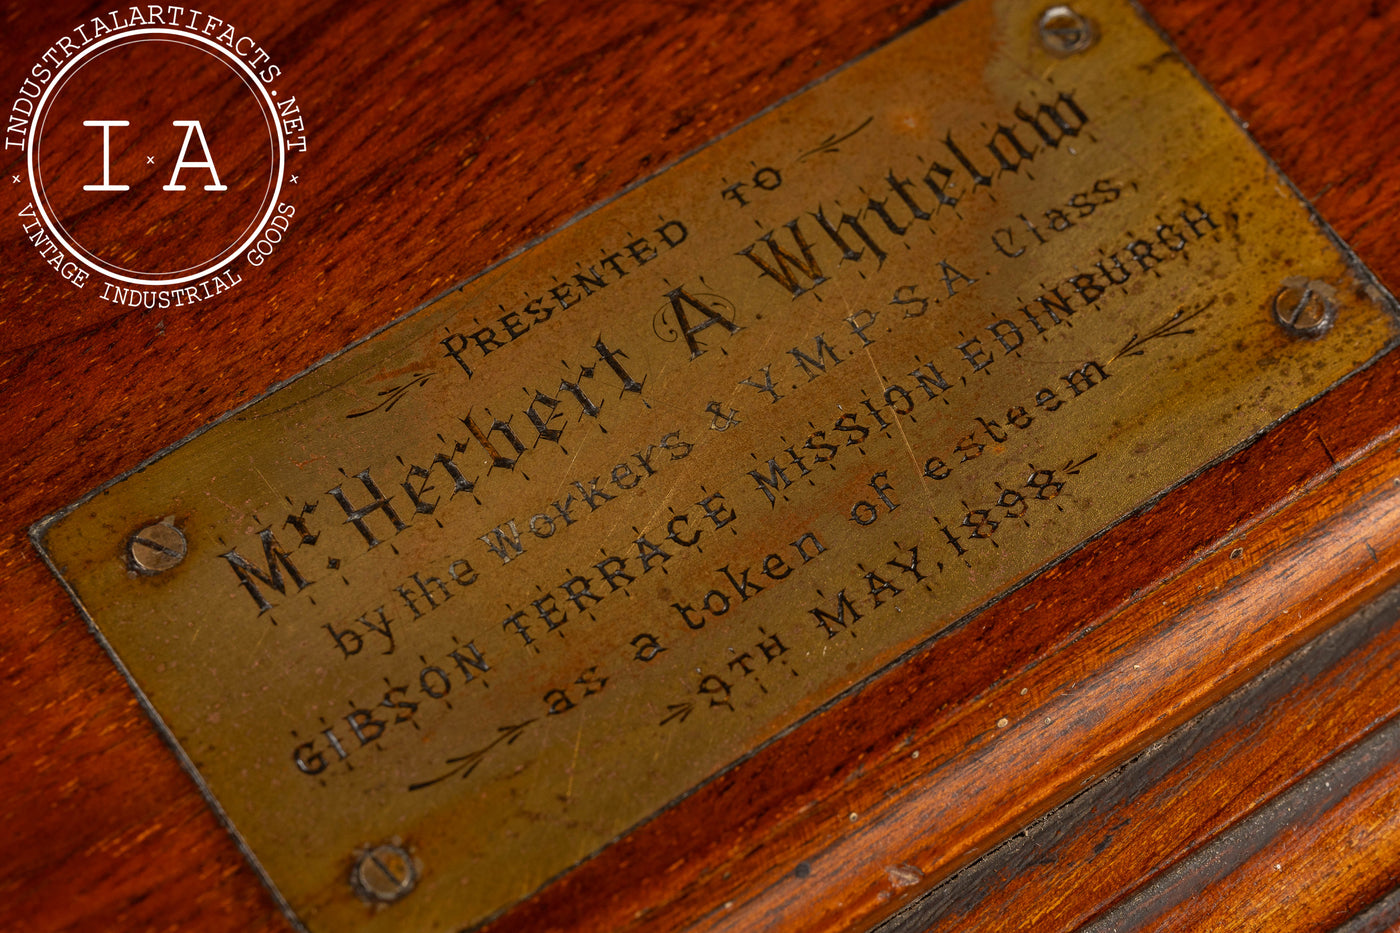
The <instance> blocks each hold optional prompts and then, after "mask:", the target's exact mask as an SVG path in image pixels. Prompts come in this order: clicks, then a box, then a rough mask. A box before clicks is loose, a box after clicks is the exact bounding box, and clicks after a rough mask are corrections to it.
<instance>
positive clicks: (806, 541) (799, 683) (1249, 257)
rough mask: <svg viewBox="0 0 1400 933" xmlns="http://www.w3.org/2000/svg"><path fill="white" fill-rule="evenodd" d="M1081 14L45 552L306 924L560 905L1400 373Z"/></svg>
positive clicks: (921, 61)
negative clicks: (951, 644)
mask: <svg viewBox="0 0 1400 933" xmlns="http://www.w3.org/2000/svg"><path fill="white" fill-rule="evenodd" d="M1074 8H1075V9H1076V10H1077V11H1078V12H1079V13H1081V14H1084V15H1085V16H1087V17H1088V19H1089V20H1090V22H1091V24H1092V40H1093V41H1092V44H1091V45H1089V47H1088V48H1077V46H1079V45H1081V44H1082V43H1079V42H1077V41H1076V42H1070V41H1068V40H1064V41H1061V42H1060V45H1061V46H1063V47H1064V48H1063V49H1061V50H1059V51H1057V52H1055V53H1052V52H1051V51H1050V50H1049V49H1048V48H1047V45H1046V44H1045V43H1044V41H1043V40H1042V37H1041V35H1040V33H1039V31H1038V28H1037V23H1038V20H1039V19H1040V16H1041V14H1042V12H1043V5H1042V4H1035V3H1027V2H1019V0H1013V2H992V0H969V2H966V3H963V4H962V5H960V6H958V7H956V8H955V9H953V10H952V11H950V12H948V13H946V14H944V15H941V16H939V17H937V18H936V19H935V20H934V21H933V22H931V23H929V24H928V25H926V26H924V27H922V28H920V29H918V30H916V31H914V32H912V33H910V34H909V35H906V36H905V37H903V38H902V39H900V40H898V41H896V42H894V43H893V44H891V45H890V46H889V47H887V48H885V49H883V50H882V51H880V52H878V53H876V54H874V55H872V56H870V57H868V58H866V59H864V60H861V61H859V62H857V63H855V64H853V65H851V66H849V67H848V68H846V69H845V70H843V71H842V72H840V73H839V74H837V75H835V76H834V77H832V78H831V79H829V80H827V81H825V82H824V83H822V84H820V85H819V86H817V87H815V88H813V89H811V90H810V91H808V92H806V93H804V94H803V95H801V96H799V97H797V98H796V99H794V100H792V101H790V102H788V103H786V104H784V105H783V106H782V107H780V108H778V109H777V110H775V111H773V112H771V113H769V114H767V115H765V116H763V117H761V118H759V119H757V120H755V121H753V122H752V123H751V124H749V125H747V126H745V127H743V128H742V129H740V130H739V131H737V132H735V133H734V134H732V135H730V136H729V137H727V138H725V139H723V140H721V141H720V142H718V143H716V144H714V145H712V146H710V147H709V148H707V149H705V150H704V151H702V152H700V153H698V154H696V155H694V156H692V157H691V158H689V159H687V160H686V161H685V162H683V163H682V164H680V165H678V166H676V167H674V168H672V169H670V170H669V171H667V172H665V173H663V174H662V175H661V176H659V177H657V178H656V179H654V180H652V181H650V182H648V183H647V184H645V185H644V186H642V187H640V188H638V189H636V190H634V191H632V192H630V193H629V194H627V195H625V196H623V197H621V198H619V199H618V200H617V201H615V202H614V203H612V204H610V205H608V206H606V207H605V208H603V209H602V210H600V211H598V212H596V213H593V214H591V215H588V216H586V217H584V218H583V219H581V220H579V221H578V222H576V223H574V224H572V225H571V226H569V227H567V228H566V229H564V230H562V231H560V232H559V233H557V234H556V235H554V236H553V237H552V238H550V239H549V240H547V241H546V242H544V243H543V244H541V245H539V246H538V247H536V248H534V249H533V250H531V251H530V252H529V253H527V254H525V255H523V256H521V257H520V258H518V259H514V260H512V261H510V262H507V263H505V264H503V265H502V266H500V267H498V268H496V269H493V270H492V271H490V272H488V273H487V274H485V275H483V276H481V277H480V278H478V279H476V280H475V281H473V282H470V283H469V284H467V285H465V286H463V287H462V288H460V289H458V290H456V291H454V292H452V293H451V294H449V295H447V296H445V297H443V298H442V299H440V300H438V301H436V302H435V303H433V304H432V305H430V306H428V307H426V308H424V309H422V310H421V311H419V312H417V313H416V314H414V315H412V316H410V317H409V318H407V319H406V320H404V321H402V322H400V323H398V324H396V325H394V326H393V327H391V328H389V329H387V330H386V331H384V332H383V333H381V334H379V335H377V336H375V337H374V338H372V339H370V340H368V341H366V342H364V343H362V344H359V345H357V346H355V347H354V348H352V349H350V350H347V351H346V352H345V353H343V354H341V355H339V356H337V357H336V358H334V359H332V360H329V361H327V362H326V363H324V364H322V365H320V366H319V367H317V368H316V369H314V370H313V371H311V372H309V373H307V374H305V375H303V376H302V377H300V378H299V379H297V380H296V381H294V382H293V383H291V384H290V385H288V386H286V387H284V388H282V389H280V390H278V391H276V392H274V393H272V394H271V395H269V396H267V397H265V398H263V399H261V400H260V401H258V402H256V403H254V404H252V405H250V406H248V407H246V408H244V409H242V410H240V411H238V412H236V413H234V414H232V415H230V416H229V417H227V418H225V419H223V420H222V421H220V422H219V423H218V424H216V425H214V426H213V427H211V428H210V429H209V430H207V431H205V432H203V433H201V434H199V435H197V436H195V437H193V438H191V439H190V440H188V441H187V442H186V443H184V444H183V445H181V446H179V447H177V448H175V449H174V450H172V451H170V452H168V453H167V454H165V455H163V456H162V457H160V458H159V459H157V460H156V461H154V462H152V463H150V464H148V465H147V466H146V467H145V468H144V469H142V470H140V471H139V472H137V473H134V474H132V475H130V476H127V477H125V478H122V479H120V480H118V481H115V482H114V483H112V484H110V485H109V486H107V487H105V488H104V489H102V490H100V491H99V492H98V493H96V494H94V495H93V496H91V497H89V498H87V499H85V500H84V501H83V502H81V503H79V504H78V505H76V506H75V507H73V508H72V509H71V510H68V511H67V512H66V513H64V514H63V515H61V516H58V517H56V518H55V519H52V520H50V521H49V522H47V523H45V524H44V525H42V526H41V527H40V528H39V529H37V530H36V539H38V540H39V541H40V542H41V546H42V548H43V549H44V550H45V552H46V553H47V555H48V556H49V559H50V560H51V561H52V563H53V565H54V567H55V569H56V570H57V571H58V573H59V574H60V575H61V576H62V578H63V579H64V580H65V582H66V583H67V584H68V585H69V586H70V587H71V589H72V591H73V593H74V595H75V598H76V599H77V600H78V601H79V603H80V605H81V606H82V608H83V609H84V611H85V612H86V613H87V615H88V616H89V617H90V618H91V620H92V622H93V625H94V627H95V629H96V630H97V632H98V633H99V635H100V636H101V637H102V638H103V639H105V640H106V642H107V644H108V645H109V646H110V648H111V650H112V652H113V654H114V656H115V657H116V658H117V659H118V661H119V663H121V664H122V665H123V666H124V667H125V669H126V671H127V672H128V674H129V675H130V677H131V679H132V681H133V683H134V684H135V685H136V686H137V687H138V688H139V690H140V691H141V692H142V693H143V694H144V696H145V698H146V699H147V700H148V701H149V704H150V707H151V708H152V709H153V711H154V712H155V713H156V714H157V715H158V717H159V718H160V720H161V721H162V723H163V725H164V726H165V727H166V728H167V729H168V730H169V731H170V733H171V734H172V735H173V736H174V738H175V739H176V740H177V741H178V743H179V746H180V747H181V748H182V749H183V750H184V753H185V754H186V755H187V756H188V759H189V763H190V765H191V766H192V768H193V769H194V770H195V771H196V773H197V775H198V777H199V778H200V779H201V780H202V781H203V782H204V784H205V786H206V787H207V789H208V791H209V793H210V794H211V796H212V798H213V799H214V800H216V801H217V803H218V805H219V806H220V807H221V808H222V809H223V811H224V813H225V814H227V817H228V819H229V821H230V822H231V824H232V826H233V828H234V830H235V832H236V833H237V834H238V835H239V836H240V837H241V839H242V840H243V841H244V842H245V843H246V846H247V847H248V849H249V850H250V852H251V853H252V855H253V856H254V857H255V859H256V861H257V862H258V863H259V864H260V866H261V868H262V869H263V870H264V871H265V873H266V875H267V876H268V878H269V879H270V882H271V884H272V885H273V886H274V887H275V889H276V890H277V891H278V892H280V895H281V896H282V897H284V898H285V900H286V902H287V903H288V904H289V905H290V907H291V909H292V910H294V911H295V913H296V915H297V916H298V917H299V918H300V920H301V921H302V922H303V923H304V924H305V925H306V926H307V927H309V928H311V929H314V930H390V929H394V930H400V929H412V930H423V931H427V930H450V929H457V928H459V927H461V926H463V925H467V924H470V923H472V922H474V921H477V920H479V919H481V918H482V917H485V916H487V915H489V914H491V913H492V912H494V911H497V910H499V909H501V908H503V907H505V906H507V905H509V904H510V903H512V902H514V901H516V900H517V899H519V898H521V897H524V896H525V895H527V894H529V893H530V892H531V891H533V890H535V889H536V888H538V887H539V886H540V885H541V884H542V883H543V882H544V881H546V880H547V879H548V878H550V877H552V876H553V875H555V874H557V873H559V872H560V871H563V870H564V869H566V868H567V867H568V866H570V865H571V864H574V863H575V862H577V861H578V860H579V859H581V858H583V857H585V856H587V855H588V854H589V853H591V852H593V851H595V850H597V849H598V848H599V847H600V846H602V845H604V844H605V843H607V842H608V841H609V840H611V839H613V838H615V837H617V836H618V835H619V834H621V833H623V832H625V831H626V830H627V829H628V828H629V827H631V826H634V825H635V824H637V823H638V822H639V821H641V820H644V819H645V818H646V817H647V816H648V815H650V814H652V813H654V812H655V811H657V810H658V809H659V808H660V807H662V806H663V805H665V804H666V803H667V802H669V801H672V800H674V799H676V798H677V797H679V796H681V795H683V794H685V793H686V792H687V790H689V789H690V788H692V787H694V786H695V785H697V784H698V783H700V782H701V781H703V780H704V779H706V778H707V777H709V776H711V775H713V774H715V773H716V772H717V771H718V770H720V769H722V768H724V767H725V766H726V765H727V764H729V763H730V762H732V761H734V760H735V759H736V758H738V757H739V756H741V755H743V754H744V753H745V752H746V751H748V750H750V749H753V748H754V747H756V746H757V745H759V744H761V743H762V742H764V741H765V740H767V739H768V738H770V737H771V736H773V735H774V734H775V733H776V732H778V731H779V730H781V729H783V728H784V727H786V726H789V725H791V724H792V723H794V722H795V721H797V720H798V719H800V718H801V717H803V716H804V715H806V714H808V713H810V712H811V711H812V710H813V709H815V708H816V707H817V706H818V705H820V704H822V703H824V702H825V701H827V700H829V699H830V698H831V697H833V696H834V695H836V694H837V693H839V692H840V691H842V690H844V689H846V688H848V687H850V686H852V685H853V684H856V683H858V682H859V681H860V680H862V679H863V678H866V677H868V676H870V675H871V674H872V673H874V672H875V671H877V670H879V669H880V668H881V667H882V666H883V665H885V664H888V663H889V662H890V661H892V660H893V659H894V658H896V657H897V656H898V655H899V654H900V653H902V652H904V651H907V650H908V649H909V648H910V647H911V646H914V645H917V644H919V643H920V642H923V641H924V640H926V639H929V638H930V637H931V636H933V635H935V634H936V633H937V632H939V631H940V630H941V629H943V628H945V627H946V626H948V625H949V624H951V623H953V622H954V621H956V620H957V619H959V618H961V617H962V616H964V615H966V614H967V613H968V612H970V611H972V610H974V609H975V608H977V607H978V606H981V605H983V604H984V603H986V602H987V601H988V600H990V599H993V598H994V597H995V596H996V595H997V594H999V593H1001V592H1003V591H1004V590H1005V589H1006V588H1007V587H1009V586H1011V585H1012V584H1014V583H1016V582H1017V581H1019V580H1022V579H1024V578H1025V577H1026V576H1027V575H1028V574H1030V573H1032V572H1034V571H1036V570H1037V569H1038V568H1041V567H1043V566H1045V565H1046V564H1047V563H1048V562H1050V561H1053V560H1054V559H1056V558H1057V557H1058V556H1060V555H1062V554H1064V553H1065V552H1066V551H1067V550H1069V549H1071V548H1073V547H1075V546H1076V545H1078V544H1079V543H1080V542H1082V541H1084V540H1085V539H1086V538H1087V537H1089V536H1090V535H1092V534H1094V533H1095V532H1097V531H1099V530H1100V529H1102V528H1104V527H1105V526H1107V525H1108V524H1110V523H1111V522H1113V521H1115V520H1116V519H1118V518H1120V517H1121V516H1123V515H1124V514H1125V513H1127V512H1128V511H1130V510H1132V509H1134V508H1136V507H1138V506H1139V505H1141V504H1142V503H1144V502H1146V501H1148V500H1150V499H1151V498H1152V497H1153V496H1155V495H1157V494H1158V493H1160V492H1161V491H1162V490H1164V489H1166V488H1167V487H1169V486H1171V485H1173V484H1174V483H1177V482H1179V481H1181V480H1182V479H1184V478H1186V477H1188V476H1189V475H1191V474H1192V473H1193V472H1194V471H1196V470H1198V469H1199V468H1201V467H1202V466H1204V465H1205V464H1207V463H1209V462H1211V461H1213V460H1216V459H1218V458H1220V457H1221V456H1222V455H1223V454H1225V453H1226V452H1227V451H1229V450H1231V449H1232V448H1234V447H1236V446H1238V445H1239V444H1241V443H1243V442H1245V441H1246V440H1248V439H1249V438H1251V437H1252V436H1254V435H1256V434H1257V433H1258V432H1259V431H1261V430H1262V429H1263V428H1265V427H1266V426H1268V425H1269V424H1271V423H1272V422H1274V421H1276V420H1277V419H1278V418H1280V417H1281V416H1283V415H1285V414H1286V413H1288V412H1290V411H1292V410H1294V409H1296V408H1297V407H1298V406H1299V405H1300V404H1302V403H1303V402H1305V401H1306V400H1307V399H1309V398H1311V397H1313V396H1315V395H1316V394H1317V393H1319V392H1320V391H1322V390H1323V389H1325V388H1326V387H1328V386H1329V385H1331V384H1333V383H1335V382H1336V381H1337V380H1338V379H1341V378H1342V377H1344V376H1346V375H1347V374H1348V373H1350V372H1352V371H1353V370H1355V369H1356V368H1357V367H1358V366H1360V365H1362V364H1364V363H1365V362H1366V361H1367V360H1369V359H1371V358H1373V357H1374V356H1375V355H1376V354H1377V353H1378V352H1379V351H1380V350H1382V349H1383V348H1384V347H1386V346H1387V345H1388V344H1389V342H1390V341H1391V339H1392V335H1393V332H1394V331H1393V323H1392V320H1391V317H1390V314H1389V311H1388V300H1389V299H1388V298H1386V297H1385V296H1383V295H1381V294H1380V293H1379V292H1378V291H1377V290H1376V289H1375V288H1374V286H1373V285H1372V284H1371V282H1370V280H1369V278H1367V277H1366V275H1365V273H1364V272H1363V271H1361V270H1358V269H1357V268H1356V267H1354V266H1352V265H1350V264H1349V262H1348V259H1347V258H1346V256H1345V255H1344V254H1343V253H1342V252H1341V251H1340V250H1339V249H1338V248H1337V246H1336V245H1335V244H1334V243H1332V242H1331V241H1330V240H1329V238H1328V236H1327V235H1326V234H1325V233H1324V232H1323V231H1322V230H1320V229H1319V227H1318V226H1317V224H1316V223H1315V222H1314V221H1313V219H1312V218H1311V216H1310V214H1309V211H1308V209H1307V207H1306V205H1304V204H1303V203H1302V202H1301V201H1300V200H1299V199H1298V198H1297V197H1296V195H1295V194H1294V193H1293V191H1292V189H1291V188H1290V187H1289V186H1288V185H1287V183H1286V182H1284V181H1283V180H1282V179H1280V178H1279V177H1278V175H1277V174H1276V173H1275V172H1274V170H1273V169H1272V168H1271V167H1270V165H1269V164H1268V162H1267V160H1266V159H1265V158H1264V157H1263V156H1262V155H1261V154H1260V153H1259V152H1258V151H1257V150H1256V149H1255V147H1254V146H1253V145H1252V143H1251V142H1250V141H1249V140H1248V139H1247V137H1246V136H1245V134H1244V133H1243V132H1242V131H1241V129H1240V128H1239V127H1238V126H1236V125H1235V124H1234V123H1233V122H1232V121H1231V119H1230V118H1229V116H1228V115H1227V113H1226V112H1225V111H1224V109H1223V108H1222V107H1221V106H1220V105H1219V104H1218V103H1217V102H1216V101H1215V100H1214V99H1213V98H1212V97H1211V95H1210V93H1209V92H1208V91H1207V90H1206V89H1205V88H1204V87H1202V86H1201V85H1200V84H1199V83H1197V82H1196V81H1195V79H1194V78H1193V76H1192V75H1191V74H1190V72H1189V69H1188V68H1187V67H1186V66H1185V65H1184V64H1183V63H1182V62H1181V61H1180V60H1179V59H1178V58H1177V57H1175V55H1174V54H1172V53H1171V52H1170V51H1169V50H1168V48H1167V47H1166V46H1165V45H1164V44H1163V43H1162V41H1161V40H1160V39H1159V38H1158V36H1157V35H1156V34H1155V33H1154V32H1153V30H1152V29H1151V27H1150V26H1149V25H1147V24H1145V23H1144V22H1142V21H1141V20H1140V19H1139V18H1138V16H1137V15H1136V14H1135V12H1134V11H1133V10H1132V9H1131V8H1130V7H1129V6H1128V5H1127V4H1125V3H1121V2H1117V0H1083V2H1076V4H1075V5H1074ZM1061 38H1062V39H1063V37H1061ZM1070 38H1074V37H1070ZM1110 276H1112V277H1113V278H1114V279H1116V281H1114V282H1111V281H1110V280H1109V277H1110ZM1125 277H1126V278H1125ZM1332 311H1335V314H1336V317H1335V322H1334V323H1331V324H1330V329H1329V326H1327V325H1328V321H1327V320H1326V318H1327V315H1328V314H1329V313H1330V312H1332ZM1285 323H1287V324H1288V325H1289V327H1288V328H1285V326H1283V325H1284V324H1285ZM386 500H387V503H386ZM376 505H378V506H379V507H376ZM366 510H367V511H366ZM170 526H173V527H174V528H175V529H178V531H179V532H180V533H181V535H183V542H182V541H181V540H180V536H179V535H176V534H175V533H174V532H173V531H171V529H170ZM376 847H388V848H376ZM375 852H388V853H391V855H392V857H387V856H386V857H384V858H378V860H376V858H377V857H375V858H372V857H371V855H372V854H373V853H375ZM404 852H406V853H408V859H409V860H411V863H410V861H409V860H406V859H405V858H404V857H403V856H402V854H401V853H404ZM352 876H353V877H354V878H355V879H357V880H356V881H355V883H354V884H352ZM371 902H372V903H371Z"/></svg>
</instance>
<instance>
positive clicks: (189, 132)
mask: <svg viewBox="0 0 1400 933" xmlns="http://www.w3.org/2000/svg"><path fill="white" fill-rule="evenodd" d="M130 125H131V123H130V121H128V120H84V121H83V126H100V127H102V184H100V185H83V190H84V191H127V190H130V188H131V186H130V185H114V184H112V127H114V126H130ZM172 125H173V126H183V127H184V128H185V141H184V142H183V143H182V144H181V145H180V155H179V156H178V157H177V158H176V159H175V171H174V172H172V173H171V174H170V183H169V184H168V185H164V186H162V187H163V190H165V191H184V190H185V186H184V185H182V184H180V170H181V169H186V168H204V169H208V170H209V176H210V177H211V178H212V179H213V181H214V183H213V184H212V185H205V186H204V190H205V191H227V190H228V186H227V185H223V184H220V182H219V172H218V169H216V168H215V167H214V156H213V154H212V153H210V151H209V143H208V142H207V141H206V140H205V138H204V127H202V126H200V124H199V121H198V120H174V121H172ZM195 137H198V138H199V148H200V149H202V150H203V151H204V161H203V162H191V161H187V160H186V159H185V156H186V154H187V153H188V152H189V149H190V140H191V139H193V138H195Z"/></svg>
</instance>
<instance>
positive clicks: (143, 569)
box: [126, 515, 189, 576]
mask: <svg viewBox="0 0 1400 933" xmlns="http://www.w3.org/2000/svg"><path fill="white" fill-rule="evenodd" d="M188 551H189V542H187V541H186V540H185V535H184V533H183V532H181V531H180V529H178V528H176V527H175V517H174V516H173V515H167V516H166V517H165V518H162V519H161V520H160V521H159V522H157V523H155V524H154V525H147V526H146V527H145V528H142V529H141V530H140V531H138V532H136V534H134V535H132V536H131V539H130V540H129V541H128V542H127V545H126V556H127V560H128V562H129V563H130V565H131V568H132V569H133V570H135V571H136V572H137V573H142V574H146V575H147V576H150V575H153V574H157V573H162V572H164V571H166V570H169V569H170V568H171V567H174V566H175V565H176V564H178V563H180V561H182V560H184V559H185V554H186V553H187V552H188Z"/></svg>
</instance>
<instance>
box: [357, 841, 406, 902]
mask: <svg viewBox="0 0 1400 933" xmlns="http://www.w3.org/2000/svg"><path fill="white" fill-rule="evenodd" d="M417 883H418V868H417V866H415V865H414V864H413V856H411V855H409V854H408V850H406V849H404V848H403V846H398V845H393V844H392V843H385V844H383V845H377V846H370V847H369V848H367V849H365V851H364V853H363V854H361V855H360V857H359V859H358V860H357V861H356V862H355V868H354V870H353V871H351V873H350V887H352V888H354V890H355V893H356V894H358V895H359V896H360V897H362V898H364V899H365V900H367V901H370V902H372V903H377V904H392V903H393V902H394V901H397V900H399V899H400V898H402V897H404V896H405V895H407V894H408V893H409V892H410V891H412V890H413V888H414V885H416V884H417Z"/></svg>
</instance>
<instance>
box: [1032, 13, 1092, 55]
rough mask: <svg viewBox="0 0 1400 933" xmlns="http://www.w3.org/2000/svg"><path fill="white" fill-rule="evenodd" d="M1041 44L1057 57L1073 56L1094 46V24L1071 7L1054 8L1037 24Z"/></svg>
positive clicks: (1042, 15) (1041, 16)
mask: <svg viewBox="0 0 1400 933" xmlns="http://www.w3.org/2000/svg"><path fill="white" fill-rule="evenodd" d="M1037 27H1038V29H1039V31H1040V42H1041V44H1042V45H1044V46H1045V48H1046V49H1047V50H1049V51H1050V52H1052V53H1054V54H1055V55H1073V54H1074V53H1076V52H1082V51H1084V50H1085V49H1087V48H1088V47H1089V46H1091V45H1093V44H1094V40H1095V39H1096V38H1097V36H1095V35H1094V24H1093V23H1091V22H1089V20H1088V19H1087V18H1086V17H1084V16H1083V15H1081V14H1080V13H1078V12H1077V11H1076V10H1075V9H1074V8H1073V7H1070V6H1063V5H1061V6H1052V7H1050V9H1048V10H1046V11H1045V12H1044V13H1042V14H1040V21H1039V23H1037Z"/></svg>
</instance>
